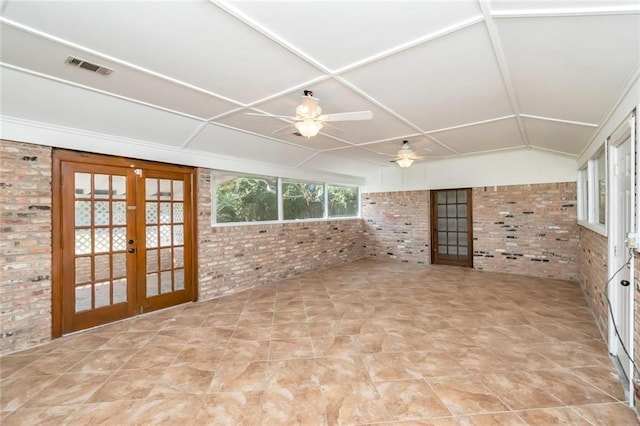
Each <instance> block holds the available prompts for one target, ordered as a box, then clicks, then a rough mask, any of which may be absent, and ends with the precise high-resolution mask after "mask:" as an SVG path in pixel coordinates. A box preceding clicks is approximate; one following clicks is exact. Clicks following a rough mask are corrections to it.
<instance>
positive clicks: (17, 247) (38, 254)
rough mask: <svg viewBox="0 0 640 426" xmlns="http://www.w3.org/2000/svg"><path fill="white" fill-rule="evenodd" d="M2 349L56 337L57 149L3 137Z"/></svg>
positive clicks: (0, 203)
mask: <svg viewBox="0 0 640 426" xmlns="http://www.w3.org/2000/svg"><path fill="white" fill-rule="evenodd" d="M0 257H1V262H0V273H1V277H0V353H8V352H13V351H15V350H17V349H19V348H23V347H27V346H32V345H35V344H39V343H43V342H46V341H48V340H49V339H50V338H51V148H49V147H43V146H38V145H30V144H23V143H15V142H10V141H4V140H3V141H0Z"/></svg>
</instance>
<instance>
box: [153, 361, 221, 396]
mask: <svg viewBox="0 0 640 426" xmlns="http://www.w3.org/2000/svg"><path fill="white" fill-rule="evenodd" d="M213 377H214V372H213V371H210V370H200V369H197V368H195V367H192V366H189V367H170V368H167V369H166V370H165V371H164V374H163V375H162V376H161V377H159V378H158V379H157V380H156V385H155V386H154V387H153V389H152V390H151V393H150V394H149V396H150V397H152V398H153V397H158V398H172V397H177V396H180V395H195V396H202V395H204V394H206V393H207V392H209V389H210V388H211V382H212V381H213Z"/></svg>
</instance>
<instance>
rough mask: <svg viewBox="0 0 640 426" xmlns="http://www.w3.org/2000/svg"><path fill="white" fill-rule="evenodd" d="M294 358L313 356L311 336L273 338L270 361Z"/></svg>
mask: <svg viewBox="0 0 640 426" xmlns="http://www.w3.org/2000/svg"><path fill="white" fill-rule="evenodd" d="M292 358H313V345H312V344H311V338H310V337H307V338H299V339H273V340H271V347H270V348H269V361H273V360H280V359H292Z"/></svg>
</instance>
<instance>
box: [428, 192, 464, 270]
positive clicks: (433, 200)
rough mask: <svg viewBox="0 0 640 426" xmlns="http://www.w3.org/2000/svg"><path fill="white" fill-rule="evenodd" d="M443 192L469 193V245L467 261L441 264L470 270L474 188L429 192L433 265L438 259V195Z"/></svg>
mask: <svg viewBox="0 0 640 426" xmlns="http://www.w3.org/2000/svg"><path fill="white" fill-rule="evenodd" d="M441 191H467V235H468V241H467V242H468V245H467V259H468V260H467V261H466V262H463V261H459V262H456V261H448V262H446V263H439V264H442V265H450V266H464V267H468V268H473V189H472V188H447V189H434V190H431V191H429V219H430V221H431V223H430V227H429V228H430V230H431V231H430V232H431V238H430V242H431V264H435V262H436V257H437V256H438V244H437V241H438V234H437V233H438V228H437V220H438V219H437V214H436V211H437V208H438V200H437V194H438V192H441Z"/></svg>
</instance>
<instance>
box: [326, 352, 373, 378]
mask: <svg viewBox="0 0 640 426" xmlns="http://www.w3.org/2000/svg"><path fill="white" fill-rule="evenodd" d="M315 364H316V368H317V378H318V382H319V383H320V384H321V385H328V384H339V383H345V382H346V383H348V382H366V381H368V380H369V375H368V374H367V369H366V367H365V365H364V363H363V362H362V359H361V358H360V356H358V355H351V356H349V355H345V356H338V357H320V358H316V359H315Z"/></svg>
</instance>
